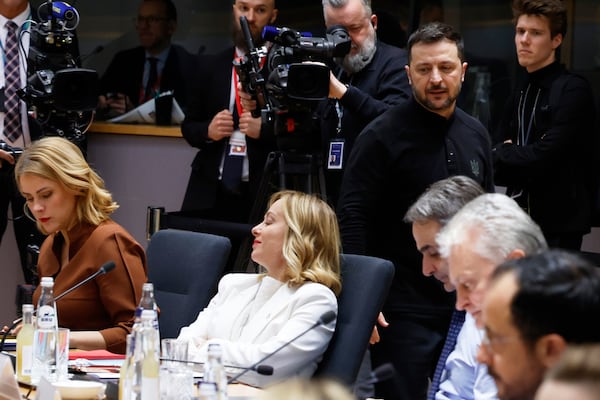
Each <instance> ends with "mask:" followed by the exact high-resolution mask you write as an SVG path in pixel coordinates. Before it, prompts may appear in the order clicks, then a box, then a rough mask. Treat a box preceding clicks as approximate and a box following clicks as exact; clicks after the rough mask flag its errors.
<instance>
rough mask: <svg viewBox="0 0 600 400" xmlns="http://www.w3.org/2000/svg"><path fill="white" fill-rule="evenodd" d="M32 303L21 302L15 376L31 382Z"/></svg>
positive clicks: (21, 380)
mask: <svg viewBox="0 0 600 400" xmlns="http://www.w3.org/2000/svg"><path fill="white" fill-rule="evenodd" d="M34 330H35V328H34V326H33V304H23V325H22V327H21V330H20V331H19V333H18V334H17V378H18V379H19V381H20V382H26V383H30V382H31V368H32V366H33V331H34Z"/></svg>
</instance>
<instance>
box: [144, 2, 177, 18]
mask: <svg viewBox="0 0 600 400" xmlns="http://www.w3.org/2000/svg"><path fill="white" fill-rule="evenodd" d="M143 1H158V2H160V3H163V4H164V5H165V11H166V13H165V17H167V18H168V19H169V20H171V21H177V7H175V3H173V1H172V0H143Z"/></svg>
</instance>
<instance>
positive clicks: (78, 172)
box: [15, 137, 119, 234]
mask: <svg viewBox="0 0 600 400" xmlns="http://www.w3.org/2000/svg"><path fill="white" fill-rule="evenodd" d="M24 174H32V175H37V176H40V177H42V178H45V179H49V180H51V181H54V182H57V183H59V184H60V185H62V186H63V187H64V188H65V189H66V190H67V191H68V192H69V193H72V194H74V195H75V198H76V202H77V205H76V212H77V218H76V221H77V223H81V222H87V223H89V224H92V225H99V224H100V223H101V222H103V221H105V220H107V219H108V218H109V215H110V214H111V213H112V212H113V211H115V210H116V209H117V208H118V207H119V206H118V204H117V203H115V202H114V201H113V200H112V195H111V194H110V192H109V191H108V190H106V189H105V188H104V181H103V180H102V178H101V177H100V176H99V175H98V174H97V173H96V172H95V171H94V170H92V168H91V167H90V166H89V164H88V163H87V161H86V160H85V158H84V157H83V154H82V153H81V150H79V148H78V147H77V146H76V145H74V144H73V143H71V142H70V141H68V140H67V139H64V138H61V137H45V138H42V139H40V140H37V141H35V142H33V143H32V144H31V146H29V147H28V148H27V149H25V150H24V151H23V154H22V155H21V157H19V160H18V161H17V164H16V165H15V178H16V181H17V185H18V187H19V190H20V189H21V185H20V179H21V177H22V176H23V175H24ZM38 229H40V230H41V231H42V232H43V233H45V234H48V232H45V231H44V230H43V229H42V228H41V225H40V224H39V223H38Z"/></svg>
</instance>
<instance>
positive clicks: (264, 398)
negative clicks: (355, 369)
mask: <svg viewBox="0 0 600 400" xmlns="http://www.w3.org/2000/svg"><path fill="white" fill-rule="evenodd" d="M258 399H259V400H355V399H356V397H354V395H353V394H352V393H351V392H350V390H349V389H348V388H346V387H345V386H344V385H342V384H341V383H339V382H337V381H334V380H331V379H302V378H292V379H289V380H286V381H283V382H281V383H277V384H275V385H273V386H270V387H267V388H266V389H265V390H264V391H263V392H262V393H261V394H260V395H259V396H258Z"/></svg>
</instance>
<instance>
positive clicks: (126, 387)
mask: <svg viewBox="0 0 600 400" xmlns="http://www.w3.org/2000/svg"><path fill="white" fill-rule="evenodd" d="M125 340H126V345H125V349H126V350H125V360H123V364H122V365H121V370H120V371H119V400H130V399H131V376H132V374H133V361H134V359H133V354H134V348H133V344H134V343H135V342H134V341H133V334H131V333H130V334H129V335H127V338H126V339H125Z"/></svg>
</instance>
